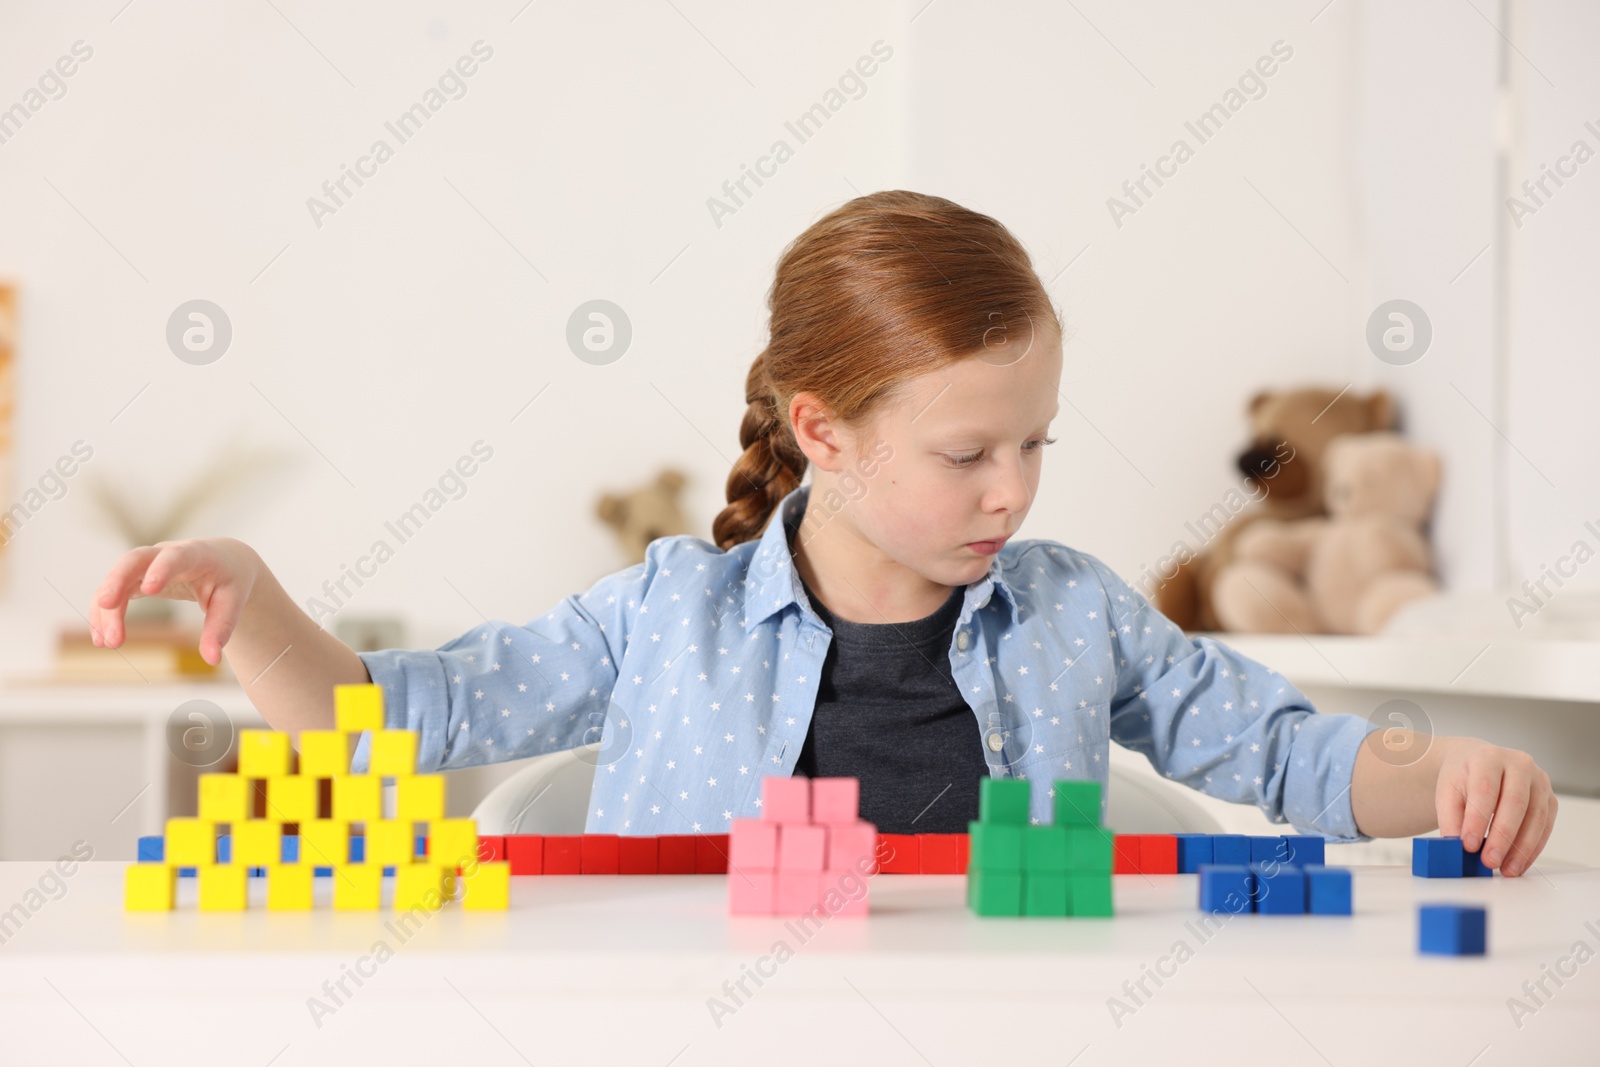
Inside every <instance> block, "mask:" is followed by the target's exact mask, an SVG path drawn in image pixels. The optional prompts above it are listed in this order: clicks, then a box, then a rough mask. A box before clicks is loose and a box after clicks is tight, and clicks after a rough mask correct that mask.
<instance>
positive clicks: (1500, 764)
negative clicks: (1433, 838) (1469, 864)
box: [1434, 737, 1557, 877]
mask: <svg viewBox="0 0 1600 1067" xmlns="http://www.w3.org/2000/svg"><path fill="white" fill-rule="evenodd" d="M1439 740H1445V739H1444V738H1440V739H1439ZM1449 740H1450V741H1451V742H1454V743H1453V744H1452V745H1451V748H1450V751H1449V752H1448V753H1446V755H1445V758H1444V761H1443V763H1442V764H1441V765H1440V768H1439V779H1438V786H1437V787H1436V789H1435V792H1434V806H1435V808H1436V809H1437V810H1438V813H1439V832H1440V833H1441V834H1443V835H1445V836H1447V837H1448V836H1460V838H1461V844H1462V846H1463V847H1464V848H1466V850H1467V851H1469V852H1476V851H1478V849H1479V846H1480V845H1481V846H1482V849H1483V862H1484V863H1486V864H1488V865H1489V866H1490V867H1494V868H1498V869H1499V871H1500V873H1501V874H1503V875H1506V876H1507V877H1516V876H1517V875H1520V874H1523V873H1525V872H1526V871H1527V870H1528V868H1529V867H1531V866H1533V861H1534V860H1535V859H1537V858H1538V856H1539V853H1540V852H1542V851H1544V846H1545V842H1547V841H1549V840H1550V831H1551V830H1552V829H1554V828H1555V824H1556V807H1557V802H1556V795H1555V791H1554V790H1552V789H1551V788H1550V776H1549V775H1548V774H1546V773H1545V772H1544V771H1543V770H1541V769H1540V768H1539V765H1538V764H1536V763H1534V762H1533V757H1532V756H1529V755H1528V754H1527V753H1526V752H1519V751H1517V750H1516V749H1514V748H1498V747H1496V746H1494V745H1491V744H1489V743H1488V742H1487V741H1480V740H1479V739H1477V738H1475V737H1457V738H1450V739H1449ZM1485 831H1487V836H1486V835H1485Z"/></svg>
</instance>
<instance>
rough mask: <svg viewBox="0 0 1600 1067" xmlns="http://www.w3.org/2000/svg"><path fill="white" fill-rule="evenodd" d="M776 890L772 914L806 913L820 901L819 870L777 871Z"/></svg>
mask: <svg viewBox="0 0 1600 1067" xmlns="http://www.w3.org/2000/svg"><path fill="white" fill-rule="evenodd" d="M777 873H778V891H777V897H776V900H775V901H774V903H773V914H774V915H807V914H810V912H811V911H812V910H813V909H814V908H816V907H817V906H818V904H820V903H821V900H822V877H823V876H822V872H821V871H786V870H782V869H780V870H779V871H778V872H777Z"/></svg>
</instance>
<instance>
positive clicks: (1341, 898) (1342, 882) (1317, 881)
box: [1301, 865, 1352, 915]
mask: <svg viewBox="0 0 1600 1067" xmlns="http://www.w3.org/2000/svg"><path fill="white" fill-rule="evenodd" d="M1301 870H1303V871H1305V873H1306V911H1308V912H1310V913H1311V914H1312V915H1349V914H1350V911H1351V907H1350V905H1351V899H1352V898H1351V892H1350V889H1351V885H1350V872H1349V870H1347V869H1346V868H1344V867H1322V866H1317V865H1312V866H1307V867H1302V868H1301Z"/></svg>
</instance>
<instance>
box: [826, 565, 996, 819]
mask: <svg viewBox="0 0 1600 1067" xmlns="http://www.w3.org/2000/svg"><path fill="white" fill-rule="evenodd" d="M801 584H802V585H805V582H804V580H802V582H801ZM805 588H806V595H807V597H808V598H809V599H810V601H811V606H812V607H813V608H814V609H815V610H816V612H817V614H818V615H819V616H821V618H822V621H823V622H824V623H826V624H827V625H828V628H829V629H830V630H832V631H833V640H832V642H831V643H830V644H829V647H828V653H827V656H826V658H825V659H824V661H823V667H822V683H821V687H820V688H819V689H818V691H817V705H816V710H815V711H814V712H813V713H812V716H811V728H810V730H809V731H808V732H807V733H806V740H805V745H804V746H803V747H802V748H801V750H800V760H799V763H798V764H796V766H795V773H796V774H803V775H806V776H808V777H813V778H819V777H821V778H829V777H851V778H859V779H860V780H861V817H862V818H863V819H866V820H867V821H868V822H871V823H874V824H875V825H876V826H877V827H878V831H879V832H880V833H886V834H917V833H922V834H930V833H966V831H967V823H968V822H969V821H970V820H972V819H976V818H977V817H978V782H979V781H980V780H981V779H984V778H987V777H988V776H989V767H988V764H987V763H986V762H985V761H984V758H983V744H982V741H983V737H982V731H980V730H979V728H978V720H977V717H976V716H975V715H974V714H973V712H972V708H971V706H969V705H968V704H967V702H966V700H964V699H963V698H962V696H961V691H960V690H959V689H958V688H957V687H956V684H955V681H954V679H953V678H952V677H951V670H950V644H951V640H952V638H953V637H954V635H955V625H956V619H957V618H959V617H960V615H961V604H962V601H963V599H964V597H965V594H966V587H965V586H956V587H955V588H953V589H952V590H951V591H950V597H949V599H947V600H946V601H945V602H944V606H943V607H941V608H939V610H938V611H935V612H934V613H933V614H932V615H929V616H927V617H925V618H921V619H917V620H915V621H912V622H901V623H882V624H879V623H860V622H849V621H846V620H844V619H839V618H837V617H836V616H834V615H833V613H832V612H830V611H829V610H828V609H827V608H826V607H825V606H824V605H823V604H822V602H821V601H820V600H818V599H817V596H816V594H815V593H813V592H812V591H811V588H810V587H809V586H806V587H805Z"/></svg>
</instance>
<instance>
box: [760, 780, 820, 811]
mask: <svg viewBox="0 0 1600 1067" xmlns="http://www.w3.org/2000/svg"><path fill="white" fill-rule="evenodd" d="M761 817H762V818H763V819H766V820H767V821H768V822H810V821H811V779H809V778H806V777H803V776H801V777H793V778H784V777H783V776H781V775H776V774H773V775H768V776H767V777H765V778H763V779H761Z"/></svg>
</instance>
